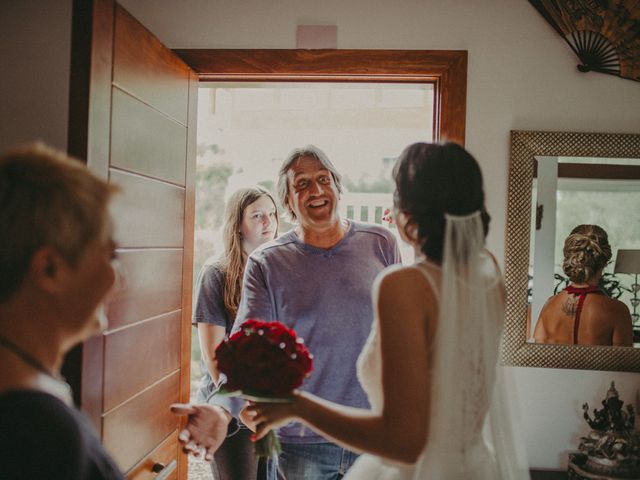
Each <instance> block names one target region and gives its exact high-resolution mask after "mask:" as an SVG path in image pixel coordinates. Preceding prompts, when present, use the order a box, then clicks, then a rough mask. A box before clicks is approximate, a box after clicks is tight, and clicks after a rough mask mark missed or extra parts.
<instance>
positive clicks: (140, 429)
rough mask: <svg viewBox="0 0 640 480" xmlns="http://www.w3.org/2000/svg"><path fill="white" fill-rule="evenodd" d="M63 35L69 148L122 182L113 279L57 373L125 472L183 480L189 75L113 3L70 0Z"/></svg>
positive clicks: (190, 186)
mask: <svg viewBox="0 0 640 480" xmlns="http://www.w3.org/2000/svg"><path fill="white" fill-rule="evenodd" d="M72 44H73V54H72V79H71V104H70V122H69V150H70V153H72V154H74V155H77V156H79V157H80V158H86V160H87V165H88V167H89V168H90V169H91V170H93V171H94V172H96V173H97V174H98V175H100V176H102V177H104V178H108V179H109V181H110V182H112V183H115V184H117V185H118V186H119V187H120V189H121V192H120V193H119V194H117V196H116V197H115V200H114V203H113V208H112V215H113V218H114V224H115V235H116V240H117V241H118V243H119V249H118V255H119V258H120V271H121V274H122V278H121V281H119V282H118V285H117V288H116V290H115V292H114V294H113V296H112V298H111V299H110V301H109V302H108V304H107V316H108V318H109V329H108V330H107V331H106V332H105V333H104V334H102V335H100V336H98V337H95V338H92V339H90V340H89V341H87V342H85V344H84V345H82V347H81V348H80V349H78V350H77V351H75V352H74V354H73V355H72V356H70V358H69V359H68V361H67V365H66V368H65V371H66V374H67V376H68V379H69V381H70V382H71V383H72V386H73V387H74V390H75V394H76V401H77V402H78V403H79V405H80V408H81V409H82V410H83V411H84V412H85V413H86V414H87V415H88V416H89V417H90V418H91V420H92V421H93V423H94V425H95V427H96V429H97V431H98V432H99V434H100V436H101V439H102V441H103V443H104V445H105V447H106V448H107V450H108V451H109V452H110V453H111V454H112V456H113V457H114V458H115V460H116V461H117V462H118V464H119V465H120V467H121V468H122V470H123V471H124V472H127V476H128V477H129V478H131V479H147V478H148V479H151V478H154V477H156V476H157V475H158V473H157V472H156V471H158V470H160V469H162V466H165V467H166V466H168V465H171V467H173V466H175V465H176V462H177V468H176V469H175V470H174V472H173V473H172V474H171V475H170V476H169V478H180V479H185V478H186V476H187V463H186V457H185V456H184V455H183V454H181V453H180V450H179V448H178V443H177V433H178V427H179V421H178V420H177V419H176V418H175V417H174V416H173V415H172V414H171V413H170V412H169V405H170V404H171V403H173V402H178V401H188V399H189V364H190V346H191V322H190V316H191V278H192V268H193V266H192V256H193V221H194V184H195V180H194V170H195V122H196V105H197V101H196V100H197V77H196V76H195V74H194V73H193V71H192V70H191V69H190V68H189V67H187V66H186V65H185V64H184V63H183V62H182V60H180V59H179V58H178V57H177V56H176V55H175V54H173V53H172V52H171V51H170V50H169V49H167V48H166V47H164V46H163V45H162V44H161V43H160V41H159V40H157V39H156V38H155V37H154V36H153V35H152V34H151V33H150V32H149V31H148V30H146V29H145V28H144V26H142V25H141V24H140V23H139V22H138V21H137V20H136V19H135V18H133V17H132V16H131V15H130V14H129V13H128V12H126V11H125V10H124V9H123V8H122V7H121V6H119V5H118V4H117V3H115V2H113V0H93V1H88V0H77V1H75V2H74V19H73V39H72ZM167 470H168V468H165V473H166V472H167Z"/></svg>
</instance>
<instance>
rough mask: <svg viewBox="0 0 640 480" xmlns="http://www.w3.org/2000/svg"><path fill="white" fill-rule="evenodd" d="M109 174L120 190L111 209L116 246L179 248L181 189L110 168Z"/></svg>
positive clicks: (182, 197)
mask: <svg viewBox="0 0 640 480" xmlns="http://www.w3.org/2000/svg"><path fill="white" fill-rule="evenodd" d="M109 177H110V181H111V182H113V183H115V184H117V185H118V186H119V187H120V188H121V190H122V191H121V193H120V194H119V195H116V197H115V199H114V201H113V203H112V208H111V211H112V215H113V218H114V223H115V234H116V239H117V240H118V242H119V244H120V247H126V248H141V247H147V248H151V247H169V248H170V247H178V248H181V247H182V244H183V234H184V232H183V227H184V188H180V187H177V186H175V185H170V184H168V183H164V182H159V181H157V180H152V179H150V178H146V177H141V176H139V175H134V174H131V173H128V172H123V171H120V170H115V169H113V168H112V169H110V171H109Z"/></svg>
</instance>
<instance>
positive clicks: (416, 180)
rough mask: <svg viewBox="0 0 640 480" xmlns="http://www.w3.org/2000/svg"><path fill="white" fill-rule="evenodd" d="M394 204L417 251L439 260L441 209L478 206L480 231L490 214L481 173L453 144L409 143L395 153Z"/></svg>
mask: <svg viewBox="0 0 640 480" xmlns="http://www.w3.org/2000/svg"><path fill="white" fill-rule="evenodd" d="M393 177H394V180H395V183H396V191H395V193H394V206H395V207H396V209H398V210H400V211H401V212H403V213H405V214H406V215H407V216H408V221H407V223H406V225H405V227H404V228H405V233H406V234H407V237H408V238H412V235H410V234H409V231H410V230H412V229H413V230H414V232H415V233H414V235H415V238H416V240H417V241H418V244H419V245H420V249H421V250H422V252H423V253H424V254H425V255H426V256H427V257H428V258H429V259H430V260H432V261H434V262H436V263H440V262H441V261H442V254H443V248H444V231H445V217H444V215H445V213H449V214H453V215H468V214H470V213H473V212H476V211H478V210H480V211H481V215H482V224H483V227H484V235H485V237H486V235H487V233H488V231H489V222H490V219H491V217H490V216H489V214H488V213H487V211H486V208H485V205H484V189H483V186H482V172H481V171H480V166H479V165H478V162H476V160H475V158H473V157H472V156H471V154H469V152H467V151H466V150H465V149H464V148H462V147H461V146H460V145H457V144H455V143H442V144H435V143H414V144H413V145H409V146H408V147H407V148H405V150H404V151H403V152H402V154H401V155H400V158H399V159H398V162H397V163H396V165H395V167H394V170H393Z"/></svg>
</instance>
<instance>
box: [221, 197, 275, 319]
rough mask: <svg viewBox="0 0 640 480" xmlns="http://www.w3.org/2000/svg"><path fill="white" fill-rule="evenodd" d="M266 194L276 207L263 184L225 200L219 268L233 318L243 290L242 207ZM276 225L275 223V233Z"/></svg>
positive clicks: (226, 301)
mask: <svg viewBox="0 0 640 480" xmlns="http://www.w3.org/2000/svg"><path fill="white" fill-rule="evenodd" d="M265 196H266V197H269V199H270V200H271V201H272V202H273V206H274V207H276V219H277V218H278V215H277V206H276V202H275V200H274V199H273V196H272V195H271V194H270V193H269V192H268V191H267V190H265V189H264V188H262V187H250V188H241V189H239V190H237V191H235V192H234V193H233V195H231V197H230V198H229V201H228V202H227V207H226V209H225V220H224V229H223V243H224V256H223V258H222V261H221V263H222V268H223V270H224V272H225V276H224V289H223V291H224V307H225V309H226V310H227V312H228V313H229V315H230V316H231V318H234V317H235V316H236V313H237V311H238V305H240V294H241V292H242V276H243V275H244V265H245V262H246V261H247V256H246V254H245V253H244V250H243V249H242V235H241V234H240V226H241V225H242V219H243V216H244V210H245V209H246V208H247V207H248V206H249V205H251V204H252V203H253V202H255V201H256V200H258V199H259V198H260V197H265ZM277 234H278V225H277V224H276V235H277Z"/></svg>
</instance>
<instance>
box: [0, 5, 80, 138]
mask: <svg viewBox="0 0 640 480" xmlns="http://www.w3.org/2000/svg"><path fill="white" fill-rule="evenodd" d="M1 8H2V10H1V12H2V13H1V14H0V32H2V41H0V72H2V74H1V75H0V92H2V93H1V94H0V95H1V97H0V98H1V101H0V118H2V126H1V127H0V151H3V150H5V149H6V148H7V147H9V146H11V145H15V144H17V143H24V142H30V141H33V140H37V139H40V140H44V141H46V142H47V143H49V144H51V145H53V146H55V147H57V148H59V149H62V150H66V148H67V122H68V112H69V64H70V59H71V0H54V1H51V0H10V1H5V2H2V7H1Z"/></svg>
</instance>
